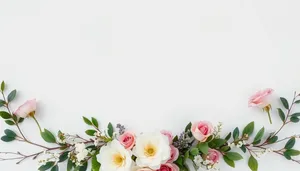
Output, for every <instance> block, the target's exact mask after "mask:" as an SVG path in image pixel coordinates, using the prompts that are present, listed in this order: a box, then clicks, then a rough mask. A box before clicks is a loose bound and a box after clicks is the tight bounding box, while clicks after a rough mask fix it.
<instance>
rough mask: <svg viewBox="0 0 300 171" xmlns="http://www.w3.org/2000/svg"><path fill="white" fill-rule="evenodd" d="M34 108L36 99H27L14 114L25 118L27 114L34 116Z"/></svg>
mask: <svg viewBox="0 0 300 171" xmlns="http://www.w3.org/2000/svg"><path fill="white" fill-rule="evenodd" d="M35 110H36V100H35V99H33V100H28V101H26V102H25V103H24V104H23V105H22V106H20V107H19V108H18V109H17V110H16V111H15V112H14V114H15V115H17V116H19V117H21V118H26V117H27V116H28V115H30V116H34V114H35Z"/></svg>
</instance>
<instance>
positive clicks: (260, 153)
mask: <svg viewBox="0 0 300 171" xmlns="http://www.w3.org/2000/svg"><path fill="white" fill-rule="evenodd" d="M273 151H274V150H273V149H272V148H267V149H264V150H253V152H254V155H255V157H256V158H258V159H259V158H261V157H263V156H265V155H266V154H267V153H272V152H273Z"/></svg>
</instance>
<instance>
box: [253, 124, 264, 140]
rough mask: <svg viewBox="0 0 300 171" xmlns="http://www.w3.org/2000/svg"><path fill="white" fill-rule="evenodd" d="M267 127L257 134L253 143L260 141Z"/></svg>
mask: <svg viewBox="0 0 300 171" xmlns="http://www.w3.org/2000/svg"><path fill="white" fill-rule="evenodd" d="M264 133H265V128H264V127H263V128H261V129H260V130H259V131H258V133H257V134H256V136H255V138H254V141H253V143H254V144H256V142H259V141H260V140H261V138H262V137H263V136H264Z"/></svg>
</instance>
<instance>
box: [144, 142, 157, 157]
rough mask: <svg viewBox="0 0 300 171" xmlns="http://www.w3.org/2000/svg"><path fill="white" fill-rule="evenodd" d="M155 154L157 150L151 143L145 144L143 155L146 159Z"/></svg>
mask: <svg viewBox="0 0 300 171" xmlns="http://www.w3.org/2000/svg"><path fill="white" fill-rule="evenodd" d="M156 152H157V149H156V147H155V146H154V145H152V144H151V143H149V144H147V145H146V146H145V148H144V154H145V156H147V157H153V156H154V155H155V154H156Z"/></svg>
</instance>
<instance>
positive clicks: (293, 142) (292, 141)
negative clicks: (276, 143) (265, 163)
mask: <svg viewBox="0 0 300 171" xmlns="http://www.w3.org/2000/svg"><path fill="white" fill-rule="evenodd" d="M295 143H296V138H294V137H293V138H291V139H290V140H288V142H287V143H286V144H285V146H284V148H285V149H291V148H293V147H294V145H295Z"/></svg>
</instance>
